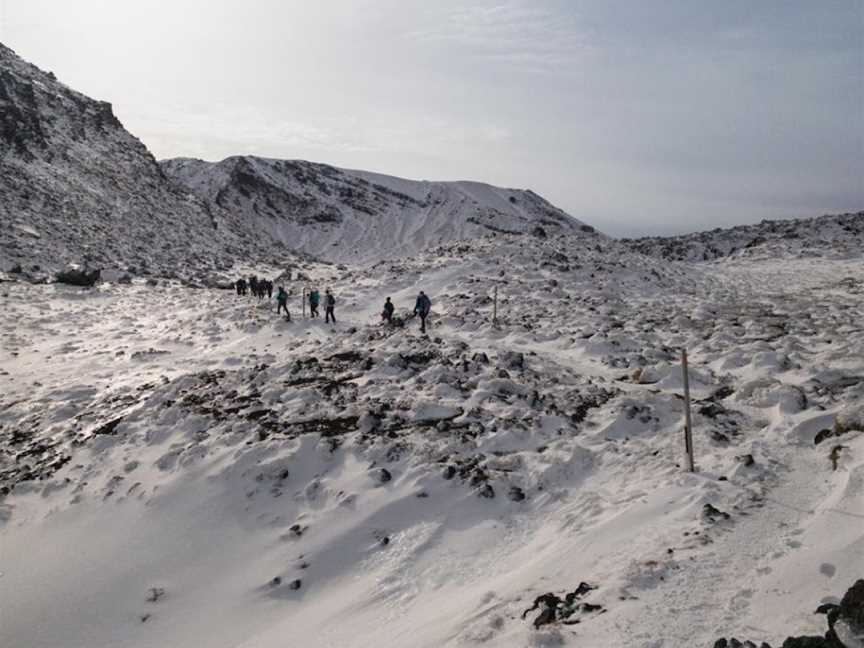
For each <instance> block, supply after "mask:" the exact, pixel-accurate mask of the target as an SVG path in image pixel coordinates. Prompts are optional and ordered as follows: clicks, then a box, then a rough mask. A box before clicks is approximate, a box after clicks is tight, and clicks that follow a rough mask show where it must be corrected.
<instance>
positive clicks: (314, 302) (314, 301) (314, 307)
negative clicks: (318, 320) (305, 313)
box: [309, 290, 321, 317]
mask: <svg viewBox="0 0 864 648" xmlns="http://www.w3.org/2000/svg"><path fill="white" fill-rule="evenodd" d="M320 303H321V294H320V293H319V292H318V291H317V290H313V291H311V292H310V293H309V316H310V317H318V304H320Z"/></svg>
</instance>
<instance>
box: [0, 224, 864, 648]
mask: <svg viewBox="0 0 864 648" xmlns="http://www.w3.org/2000/svg"><path fill="white" fill-rule="evenodd" d="M265 271H266V272H268V273H270V274H272V273H273V272H274V270H273V269H269V270H267V269H263V268H262V269H260V272H261V273H262V274H263V273H264V272H265ZM305 272H306V273H307V274H308V275H309V276H310V283H312V284H315V285H318V286H319V287H321V288H324V287H328V286H329V287H332V288H334V290H335V292H336V295H337V300H338V303H337V308H336V316H337V319H338V324H336V325H335V326H333V327H330V326H325V325H324V324H323V322H322V321H321V320H320V319H319V320H309V319H305V318H303V317H298V315H299V314H300V313H299V311H300V305H299V302H298V296H299V294H300V290H301V286H300V284H298V283H296V282H294V283H292V284H290V287H291V289H292V291H293V296H292V301H291V302H290V307H291V309H292V315H293V316H294V321H292V322H291V323H288V322H285V321H284V320H283V319H281V318H278V317H276V316H275V313H274V308H273V304H272V303H270V302H267V301H258V300H255V299H253V298H248V297H247V298H239V297H237V296H236V295H234V294H233V293H231V292H228V291H216V290H193V289H190V288H188V287H184V286H182V285H180V284H178V283H173V282H161V283H159V284H158V285H156V286H150V285H146V284H144V283H139V282H135V283H133V284H132V285H112V284H103V285H102V286H100V287H98V288H97V289H93V290H90V291H87V290H82V289H73V288H68V287H62V286H31V285H26V284H22V283H7V284H2V285H0V290H2V300H3V317H2V320H0V322H2V330H0V354H2V355H0V363H2V374H0V392H2V397H0V398H2V401H0V443H2V447H3V448H4V450H6V451H7V454H6V455H5V456H4V457H3V458H2V461H3V463H2V466H0V485H2V487H3V488H4V492H5V493H6V495H5V497H4V498H3V500H2V504H0V518H2V520H3V522H2V527H0V546H2V554H0V561H2V576H0V601H2V610H0V614H2V618H0V645H2V646H4V647H5V646H9V647H11V648H19V647H20V648H24V647H27V648H31V647H33V648H38V647H46V648H47V647H52V648H53V647H55V646H64V647H70V648H74V647H82V648H83V647H87V648H100V647H106V648H107V647H109V646H110V647H112V648H113V647H122V646H128V647H133V646H134V647H136V648H139V647H142V648H143V647H157V646H159V647H164V646H178V647H180V646H207V647H208V648H221V647H225V648H229V647H230V648H271V647H273V648H276V647H280V648H281V647H283V646H286V645H288V646H310V647H311V646H330V647H343V646H344V647H351V648H355V647H357V648H360V647H366V646H369V647H372V646H375V647H380V646H394V647H395V646H412V647H415V646H416V647H430V648H431V647H438V646H480V645H489V646H505V647H507V646H513V647H516V646H519V647H523V646H558V645H561V646H570V645H572V646H594V647H600V646H603V647H607V646H608V647H612V648H614V647H622V648H623V647H627V648H634V647H637V648H639V647H642V648H649V647H651V648H660V647H683V646H688V647H689V646H711V645H713V642H714V640H715V639H716V638H718V637H720V636H732V635H735V636H742V637H743V636H746V637H748V638H750V639H753V640H757V641H761V640H765V641H769V642H772V644H774V645H779V643H780V640H782V638H784V637H786V636H787V635H789V634H821V633H822V632H823V630H824V618H823V617H821V616H819V615H814V614H812V611H813V609H815V606H816V605H817V604H818V603H819V602H821V601H827V600H836V598H838V597H840V596H842V594H843V592H845V590H846V589H847V588H848V587H849V586H850V585H851V584H852V582H853V581H854V580H855V579H856V578H858V577H861V575H862V566H864V435H862V433H861V430H862V427H864V358H862V356H861V352H860V349H861V348H862V343H864V339H862V338H864V335H862V326H861V321H860V318H861V311H860V303H861V297H862V287H864V270H862V266H861V263H860V260H856V261H849V260H838V259H799V260H789V259H765V260H748V259H728V260H725V261H719V262H715V263H712V264H703V265H699V266H695V265H690V264H683V263H680V264H679V263H674V262H671V263H670V262H665V261H659V260H652V259H650V258H646V257H640V256H639V255H636V254H634V253H632V252H629V251H628V250H627V249H626V248H625V247H624V246H622V245H620V244H618V243H615V242H613V241H608V240H605V239H603V240H600V239H597V238H596V237H592V236H589V235H585V236H584V237H581V238H573V237H549V238H548V239H538V238H533V237H527V236H496V237H491V238H485V239H479V240H475V241H472V242H469V243H458V244H452V245H445V246H442V247H440V248H437V249H434V250H430V251H429V252H428V253H427V254H424V255H421V256H418V257H415V258H412V259H409V260H403V261H396V262H391V261H386V262H382V263H379V264H377V265H376V266H371V267H366V268H363V269H357V268H353V269H344V270H340V269H339V268H337V267H333V266H312V265H310V266H309V267H308V268H307V269H306V270H305ZM496 286H497V288H498V309H499V311H498V312H499V322H498V325H497V326H495V325H493V323H492V321H491V317H492V295H493V291H494V288H495V287H496ZM418 289H424V290H426V292H427V293H429V294H430V296H431V297H432V301H433V315H432V317H431V319H430V335H429V336H428V337H424V336H421V335H420V334H419V331H418V330H417V328H418V326H417V322H416V321H414V320H409V321H408V322H407V325H406V327H405V328H392V329H391V328H385V327H382V326H381V325H380V323H379V321H378V311H379V309H380V306H381V304H382V303H383V301H384V297H385V296H388V295H389V296H392V297H393V300H394V302H395V303H396V304H397V315H402V314H405V313H407V312H410V310H411V308H412V306H413V299H414V297H415V295H416V293H417V290H418ZM682 346H686V347H687V348H688V350H689V353H690V360H691V365H692V370H691V376H690V377H691V384H692V390H693V398H694V426H695V446H696V453H697V465H698V468H699V472H698V473H696V474H687V473H685V472H683V470H682V463H683V461H682V459H683V457H682V434H681V426H682V418H683V405H682V402H683V401H682V398H681V374H680V369H679V367H678V352H679V349H680V347H682ZM825 430H827V431H828V432H827V433H826V432H824V431H825ZM835 433H836V434H837V435H838V436H834V434H835ZM826 434H827V436H826ZM817 436H819V437H820V441H821V442H820V443H819V444H816V443H815V442H814V441H815V439H816V438H817ZM709 504H710V505H711V507H713V508H706V505H709ZM582 581H585V582H586V583H588V584H589V585H591V586H593V587H596V589H594V590H591V591H589V592H588V593H587V594H585V595H584V596H583V598H582V599H580V601H582V602H586V603H590V604H592V605H597V606H601V607H599V608H585V609H581V610H580V611H577V612H576V613H575V614H574V616H573V617H571V620H574V621H575V620H578V621H579V623H578V624H574V625H563V624H554V625H550V626H545V627H542V628H540V629H539V630H535V629H534V628H533V627H532V624H531V622H532V621H533V620H534V618H535V617H536V616H537V614H538V612H537V611H534V612H532V613H531V614H529V615H528V616H527V618H526V619H524V620H523V619H522V618H521V615H522V613H523V611H524V610H526V609H527V608H528V607H530V606H531V604H532V602H533V601H534V599H535V598H536V597H537V596H538V595H540V594H543V593H546V592H554V593H556V594H558V595H563V593H564V592H571V591H573V590H575V589H576V588H577V586H578V585H579V583H580V582H582Z"/></svg>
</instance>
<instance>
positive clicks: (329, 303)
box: [324, 288, 336, 324]
mask: <svg viewBox="0 0 864 648" xmlns="http://www.w3.org/2000/svg"><path fill="white" fill-rule="evenodd" d="M335 307H336V298H335V297H334V296H333V293H332V292H330V289H329V288H328V289H327V291H326V294H325V295H324V323H325V324H327V323H329V322H330V321H331V320H332V321H333V323H334V324H335V323H336V316H335V315H334V314H333V309H334V308H335Z"/></svg>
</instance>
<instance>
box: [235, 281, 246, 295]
mask: <svg viewBox="0 0 864 648" xmlns="http://www.w3.org/2000/svg"><path fill="white" fill-rule="evenodd" d="M236 285H237V294H238V295H245V294H246V280H245V279H244V278H243V277H240V278H239V279H238V280H237V284H236Z"/></svg>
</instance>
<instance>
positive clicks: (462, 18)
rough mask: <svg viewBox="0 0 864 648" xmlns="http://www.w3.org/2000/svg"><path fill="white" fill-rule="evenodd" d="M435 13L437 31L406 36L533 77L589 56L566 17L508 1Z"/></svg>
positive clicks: (580, 32) (582, 32)
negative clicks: (456, 49) (466, 52)
mask: <svg viewBox="0 0 864 648" xmlns="http://www.w3.org/2000/svg"><path fill="white" fill-rule="evenodd" d="M436 13H437V15H435V16H434V18H433V20H432V22H433V23H435V24H436V26H434V27H431V28H428V29H423V30H415V31H411V32H409V33H408V34H406V36H407V37H408V38H411V39H414V40H416V41H418V42H421V43H430V44H445V45H448V46H454V45H455V46H459V47H462V48H464V49H467V50H469V53H470V54H471V55H473V56H474V57H476V58H479V59H484V60H488V61H493V62H498V63H505V64H510V65H518V66H520V67H523V68H526V69H529V70H531V71H536V72H551V71H556V70H560V69H561V68H562V66H564V65H567V64H572V63H573V62H574V61H575V60H577V59H578V57H580V56H584V55H585V54H586V53H588V52H589V51H590V46H589V43H588V34H587V30H586V29H585V27H584V26H583V25H581V24H580V23H579V21H578V19H577V17H576V16H575V14H573V13H571V12H556V11H552V10H550V9H545V8H540V7H536V6H531V5H530V4H528V3H526V2H523V1H521V0H510V1H509V2H504V3H498V4H487V5H480V6H471V7H458V8H450V9H444V10H440V11H439V12H436Z"/></svg>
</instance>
